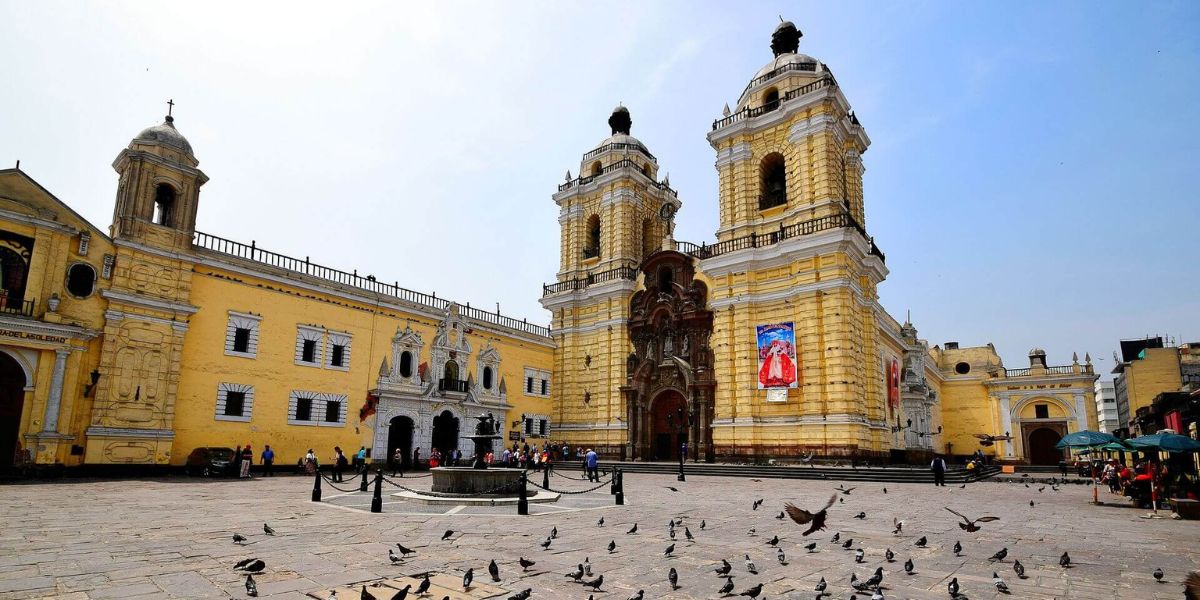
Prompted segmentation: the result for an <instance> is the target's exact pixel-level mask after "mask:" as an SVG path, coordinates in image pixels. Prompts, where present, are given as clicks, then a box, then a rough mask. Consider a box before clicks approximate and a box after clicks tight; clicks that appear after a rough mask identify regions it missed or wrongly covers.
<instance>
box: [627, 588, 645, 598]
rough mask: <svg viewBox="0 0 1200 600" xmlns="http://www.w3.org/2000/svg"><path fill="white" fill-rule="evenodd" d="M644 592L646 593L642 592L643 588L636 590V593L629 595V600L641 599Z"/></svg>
mask: <svg viewBox="0 0 1200 600" xmlns="http://www.w3.org/2000/svg"><path fill="white" fill-rule="evenodd" d="M645 593H646V592H644V591H643V590H638V593H636V594H634V595H632V596H630V597H629V600H642V595H643V594H645Z"/></svg>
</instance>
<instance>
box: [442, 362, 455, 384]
mask: <svg viewBox="0 0 1200 600" xmlns="http://www.w3.org/2000/svg"><path fill="white" fill-rule="evenodd" d="M442 378H443V379H445V380H446V381H458V363H456V362H454V361H452V360H448V361H446V368H445V370H443V371H442Z"/></svg>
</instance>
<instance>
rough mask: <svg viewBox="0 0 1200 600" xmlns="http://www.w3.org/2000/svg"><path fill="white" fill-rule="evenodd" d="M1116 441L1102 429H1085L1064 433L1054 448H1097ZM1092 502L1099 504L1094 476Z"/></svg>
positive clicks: (1098, 494) (1098, 493)
mask: <svg viewBox="0 0 1200 600" xmlns="http://www.w3.org/2000/svg"><path fill="white" fill-rule="evenodd" d="M1113 442H1118V440H1117V438H1116V437H1113V436H1112V435H1109V434H1107V433H1104V432H1102V431H1088V430H1086V429H1084V430H1081V431H1076V432H1075V433H1068V434H1067V435H1064V436H1063V438H1062V439H1061V440H1058V443H1057V444H1055V445H1054V447H1055V448H1058V449H1059V450H1062V449H1063V448H1099V447H1100V446H1103V445H1105V444H1111V443H1113ZM1118 443H1119V442H1118ZM1091 479H1092V504H1100V492H1099V491H1098V490H1097V489H1096V478H1095V477H1092V478H1091Z"/></svg>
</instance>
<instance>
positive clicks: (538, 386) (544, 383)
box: [525, 367, 550, 398]
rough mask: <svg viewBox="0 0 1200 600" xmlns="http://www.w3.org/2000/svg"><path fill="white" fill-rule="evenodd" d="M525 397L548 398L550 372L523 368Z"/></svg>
mask: <svg viewBox="0 0 1200 600" xmlns="http://www.w3.org/2000/svg"><path fill="white" fill-rule="evenodd" d="M525 395H526V396H538V397H542V398H549V397H550V372H549V371H543V370H541V369H534V368H532V367H525Z"/></svg>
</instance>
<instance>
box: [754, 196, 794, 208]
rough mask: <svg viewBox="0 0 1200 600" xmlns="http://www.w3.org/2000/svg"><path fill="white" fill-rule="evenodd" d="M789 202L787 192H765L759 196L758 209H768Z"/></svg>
mask: <svg viewBox="0 0 1200 600" xmlns="http://www.w3.org/2000/svg"><path fill="white" fill-rule="evenodd" d="M784 204H787V194H763V195H762V196H759V197H758V210H767V209H768V208H775V207H776V206H783V205H784Z"/></svg>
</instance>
